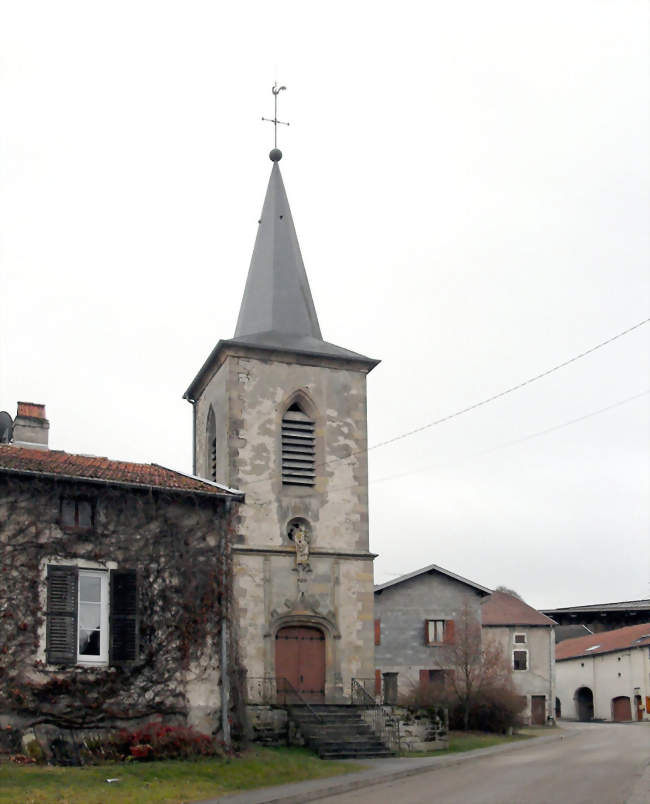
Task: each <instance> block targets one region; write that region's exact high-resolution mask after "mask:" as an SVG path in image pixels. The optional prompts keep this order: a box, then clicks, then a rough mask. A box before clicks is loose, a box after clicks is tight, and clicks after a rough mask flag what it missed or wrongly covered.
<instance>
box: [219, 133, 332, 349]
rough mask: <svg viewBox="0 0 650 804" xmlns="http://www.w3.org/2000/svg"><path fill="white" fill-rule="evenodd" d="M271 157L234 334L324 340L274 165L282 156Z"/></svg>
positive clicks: (279, 174) (272, 155)
mask: <svg viewBox="0 0 650 804" xmlns="http://www.w3.org/2000/svg"><path fill="white" fill-rule="evenodd" d="M270 156H271V159H272V160H273V168H272V169H271V177H270V179H269V185H268V188H267V190H266V197H265V199H264V206H263V208H262V217H261V219H260V222H259V228H258V230H257V238H256V240H255V247H254V249H253V257H252V259H251V264H250V268H249V270H248V279H247V280H246V288H245V290H244V297H243V299H242V303H241V308H240V310H239V318H238V319H237V327H236V329H235V338H248V337H249V336H251V335H260V334H262V333H268V335H269V340H276V338H275V337H274V336H278V335H279V336H280V337H281V338H282V339H283V340H285V339H286V338H287V336H288V338H289V339H292V338H305V337H307V338H315V339H317V340H322V336H321V331H320V327H319V325H318V316H317V315H316V308H315V307H314V302H313V300H312V297H311V291H310V289H309V281H308V280H307V274H306V272H305V266H304V264H303V261H302V255H301V254H300V246H299V245H298V237H297V235H296V230H295V227H294V225H293V218H292V217H291V210H290V209H289V201H288V200H287V194H286V191H285V189H284V183H283V181H282V174H281V173H280V166H279V164H278V162H279V159H280V157H281V154H280V152H279V151H278V150H277V149H274V150H273V151H271V155H270Z"/></svg>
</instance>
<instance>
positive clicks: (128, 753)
mask: <svg viewBox="0 0 650 804" xmlns="http://www.w3.org/2000/svg"><path fill="white" fill-rule="evenodd" d="M84 747H85V751H84V755H85V759H86V760H87V761H91V762H92V761H95V762H101V761H105V760H106V759H109V758H113V759H127V758H129V759H137V760H140V761H142V760H152V759H193V758H195V757H212V756H221V755H222V754H223V750H222V746H221V744H220V743H218V742H217V741H216V740H215V739H214V738H213V737H210V736H209V735H207V734H202V733H201V732H199V731H195V730H194V729H192V728H190V727H189V726H170V725H168V724H165V723H162V722H161V721H154V722H152V723H147V724H146V725H144V726H141V727H140V728H139V729H135V730H134V731H129V730H128V729H122V730H121V731H119V732H117V733H113V734H110V735H106V736H102V737H95V738H92V739H86V740H85V741H84Z"/></svg>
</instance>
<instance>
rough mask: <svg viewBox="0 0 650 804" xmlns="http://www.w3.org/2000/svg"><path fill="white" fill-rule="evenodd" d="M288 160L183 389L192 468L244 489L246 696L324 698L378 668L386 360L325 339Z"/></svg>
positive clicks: (238, 603) (239, 616) (241, 587)
mask: <svg viewBox="0 0 650 804" xmlns="http://www.w3.org/2000/svg"><path fill="white" fill-rule="evenodd" d="M281 157H282V154H281V152H280V151H279V150H277V148H275V149H273V151H271V154H270V158H271V161H272V162H273V167H272V169H271V176H270V179H269V184H268V188H267V191H266V197H265V199H264V206H263V209H262V216H261V219H260V221H259V228H258V232H257V238H256V241H255V247H254V249H253V256H252V259H251V264H250V269H249V272H248V279H247V281H246V287H245V290H244V296H243V299H242V302H241V308H240V311H239V318H238V320H237V328H236V330H235V335H234V337H233V338H231V339H229V340H220V341H219V342H218V343H217V345H216V346H215V348H214V349H213V351H212V353H211V354H210V356H209V357H208V359H207V360H206V362H205V364H204V365H203V367H202V368H201V370H200V371H199V373H198V374H197V376H196V377H195V379H194V380H193V381H192V384H191V385H190V387H189V388H188V390H187V392H186V394H185V397H186V398H187V399H188V400H189V401H190V402H191V403H192V404H193V406H194V472H195V474H198V475H200V476H202V477H206V478H208V479H211V480H216V479H219V481H221V482H226V483H227V484H228V485H229V486H232V487H235V488H238V489H241V490H242V491H244V492H245V494H246V504H245V505H243V506H242V508H241V517H240V522H239V525H238V532H237V536H236V537H235V542H234V544H233V573H234V604H235V609H236V623H235V628H236V638H237V639H238V642H239V653H240V658H241V660H242V662H243V665H244V667H245V668H246V670H247V673H248V679H249V695H250V694H254V690H255V684H256V682H257V680H258V679H267V680H268V679H280V678H286V679H287V680H288V682H289V684H290V685H291V686H293V687H295V688H296V689H297V690H298V691H300V692H301V693H302V694H303V695H304V696H306V697H307V698H308V699H310V700H312V701H326V702H328V703H329V702H337V701H342V700H345V699H346V698H348V696H349V694H350V682H351V679H352V678H359V679H370V678H371V677H373V676H374V632H373V568H372V561H373V558H374V556H373V554H372V553H370V552H369V549H368V470H367V435H366V375H367V374H368V372H370V371H371V370H372V369H373V368H374V367H375V366H376V365H377V363H378V361H377V360H372V359H370V358H368V357H364V356H363V355H361V354H357V353H356V352H352V351H349V350H348V349H343V348H341V347H339V346H335V345H333V344H331V343H328V342H327V341H324V340H323V338H322V335H321V331H320V326H319V323H318V317H317V315H316V309H315V306H314V302H313V300H312V296H311V291H310V289H309V282H308V280H307V274H306V272H305V267H304V265H303V261H302V256H301V253H300V247H299V245H298V238H297V236H296V231H295V228H294V224H293V219H292V217H291V210H290V209H289V202H288V200H287V195H286V192H285V188H284V183H283V181H282V175H281V173H280V166H279V160H280V159H281ZM265 683H266V684H267V685H268V682H265Z"/></svg>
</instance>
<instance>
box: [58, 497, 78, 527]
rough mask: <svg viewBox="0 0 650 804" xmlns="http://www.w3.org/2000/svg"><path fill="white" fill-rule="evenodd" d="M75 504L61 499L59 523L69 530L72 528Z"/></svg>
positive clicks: (72, 501)
mask: <svg viewBox="0 0 650 804" xmlns="http://www.w3.org/2000/svg"><path fill="white" fill-rule="evenodd" d="M74 512H75V502H74V500H70V499H63V501H62V502H61V522H62V523H63V524H64V525H66V526H67V527H69V528H73V527H74V524H75V523H74Z"/></svg>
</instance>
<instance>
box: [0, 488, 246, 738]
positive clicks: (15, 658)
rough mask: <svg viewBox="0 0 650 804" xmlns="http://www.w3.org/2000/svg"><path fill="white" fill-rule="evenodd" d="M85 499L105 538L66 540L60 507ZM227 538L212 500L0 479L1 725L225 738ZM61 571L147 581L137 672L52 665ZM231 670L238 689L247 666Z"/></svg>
mask: <svg viewBox="0 0 650 804" xmlns="http://www.w3.org/2000/svg"><path fill="white" fill-rule="evenodd" d="M80 493H83V494H84V495H85V496H86V498H87V499H90V500H92V501H93V505H94V512H95V513H94V528H93V529H92V531H89V532H85V533H80V532H70V531H66V530H64V529H63V528H62V526H61V524H60V500H61V496H62V495H63V496H73V497H74V496H76V495H79V494H80ZM228 528H229V524H228V520H227V517H226V514H225V512H224V509H223V503H222V502H220V501H218V500H216V499H212V498H199V497H198V495H195V496H192V497H190V496H187V495H183V496H181V495H170V496H166V495H163V494H160V493H154V492H146V491H142V492H141V491H136V490H131V489H117V488H110V487H108V486H99V485H96V484H88V483H86V484H84V483H83V482H78V483H74V482H63V481H57V482H55V481H53V480H45V479H36V478H30V479H26V478H22V479H20V478H17V477H8V476H7V475H2V476H0V726H4V725H7V724H9V723H12V724H14V725H18V726H22V727H26V726H31V725H34V724H50V725H52V726H56V727H58V728H64V729H72V728H74V729H81V728H85V729H88V728H91V729H97V728H104V727H110V726H114V725H127V724H128V725H134V724H135V723H136V722H137V721H141V720H143V719H152V718H159V717H164V718H166V719H169V718H172V719H173V718H176V719H178V720H179V721H181V722H189V723H191V724H192V725H195V726H197V727H198V728H200V729H201V730H204V731H207V732H211V731H214V730H215V727H216V726H217V725H218V723H219V717H218V715H219V708H220V674H219V663H218V656H219V650H218V646H219V635H220V622H221V619H220V618H221V611H222V609H223V607H224V606H225V605H226V604H227V602H228V595H227V593H226V591H225V590H224V588H223V585H222V584H221V583H220V577H221V573H220V569H219V567H220V565H219V558H218V548H219V541H220V537H221V535H222V534H223V533H224V531H225V530H227V529H228ZM51 563H58V564H64V565H65V564H68V565H75V564H76V565H77V566H81V567H87V568H100V569H101V568H105V569H118V568H119V569H136V570H137V571H138V613H139V623H140V650H139V656H138V659H137V661H135V662H133V663H131V664H128V665H124V666H107V665H100V666H88V665H73V666H67V665H56V666H52V665H48V664H47V663H46V655H45V630H46V626H45V610H46V582H45V579H46V568H47V565H48V564H51ZM226 571H227V560H226ZM231 664H232V668H233V671H234V674H233V676H232V678H233V683H234V684H235V685H236V683H237V682H236V676H237V673H236V670H237V657H236V655H233V656H232V657H231Z"/></svg>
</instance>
